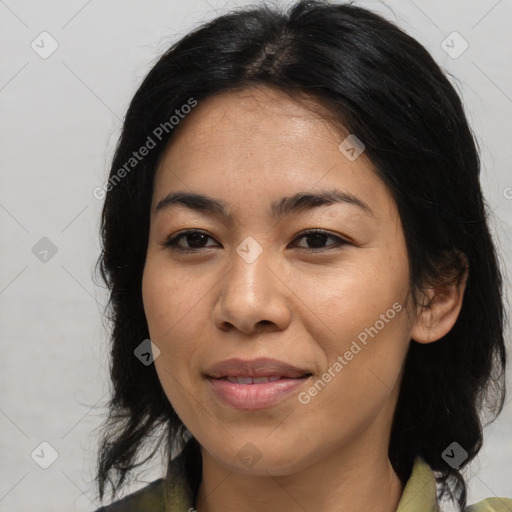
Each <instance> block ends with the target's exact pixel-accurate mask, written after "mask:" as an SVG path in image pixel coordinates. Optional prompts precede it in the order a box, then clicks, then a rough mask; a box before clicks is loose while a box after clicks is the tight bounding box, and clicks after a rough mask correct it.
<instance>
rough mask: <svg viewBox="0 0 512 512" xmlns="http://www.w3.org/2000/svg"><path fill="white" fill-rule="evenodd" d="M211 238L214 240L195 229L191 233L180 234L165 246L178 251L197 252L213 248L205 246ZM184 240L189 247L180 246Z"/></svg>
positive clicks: (169, 240)
mask: <svg viewBox="0 0 512 512" xmlns="http://www.w3.org/2000/svg"><path fill="white" fill-rule="evenodd" d="M209 238H211V239H212V240H213V238H212V237H211V236H210V235H208V234H206V233H204V232H203V231H198V230H195V229H193V230H189V231H183V232H182V233H178V234H177V235H174V236H172V237H170V238H169V239H168V240H167V241H166V242H165V243H164V245H165V246H166V247H170V248H171V249H173V250H177V251H183V252H197V250H200V249H203V248H207V247H213V246H211V245H210V246H207V245H204V244H205V243H206V241H207V240H208V239H209ZM182 240H185V241H186V242H187V243H188V244H189V246H188V247H183V246H182V245H180V242H181V241H182Z"/></svg>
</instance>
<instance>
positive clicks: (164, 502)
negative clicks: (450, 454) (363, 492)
mask: <svg viewBox="0 0 512 512" xmlns="http://www.w3.org/2000/svg"><path fill="white" fill-rule="evenodd" d="M187 444H189V443H187ZM184 452H185V450H183V451H182V452H181V453H180V455H179V456H178V457H175V458H174V459H172V460H171V461H170V462H169V466H168V470H167V475H166V478H165V479H164V478H160V479H158V480H155V481H153V482H151V483H150V484H148V485H146V486H145V487H143V488H142V489H140V490H139V491H137V492H134V493H132V494H130V495H128V496H126V497H125V498H123V499H121V500H119V501H116V502H114V503H112V504H111V505H108V506H105V507H101V508H99V509H98V510H96V512H196V511H195V509H194V498H195V493H196V491H197V485H198V483H199V480H200V470H199V468H197V467H196V468H195V469H193V468H192V469H190V468H188V469H186V468H185V456H184ZM187 471H188V472H187ZM194 472H195V474H194ZM187 474H188V475H189V476H188V477H187V476H186V475H187ZM465 511H466V512H512V499H508V498H494V497H493V498H487V499H485V500H483V501H480V502H478V503H476V504H475V505H471V506H469V507H467V508H466V509H465ZM396 512H439V505H438V500H437V495H436V481H435V476H434V473H433V472H432V469H431V468H430V466H429V465H428V464H427V463H426V462H425V461H424V460H423V459H422V458H421V457H419V456H418V457H416V459H415V461H414V465H413V468H412V472H411V476H410V477H409V479H408V481H407V483H406V485H405V487H404V491H403V493H402V497H401V498H400V502H399V503H398V508H397V510H396Z"/></svg>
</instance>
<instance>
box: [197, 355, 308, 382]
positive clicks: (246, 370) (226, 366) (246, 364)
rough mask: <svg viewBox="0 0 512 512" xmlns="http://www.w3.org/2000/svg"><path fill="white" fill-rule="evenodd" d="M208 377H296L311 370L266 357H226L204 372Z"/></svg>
mask: <svg viewBox="0 0 512 512" xmlns="http://www.w3.org/2000/svg"><path fill="white" fill-rule="evenodd" d="M205 373H206V375H207V376H208V377H212V378H214V379H220V378H223V377H274V376H279V377H286V378H289V379H296V378H298V377H302V376H303V375H306V374H310V373H311V372H310V371H309V370H308V369H306V368H299V367H297V366H294V365H292V364H290V363H286V362H284V361H280V360H278V359H270V358H268V357H260V358H258V359H240V358H232V359H226V360H225V361H221V362H219V363H216V364H214V365H213V366H211V367H210V368H208V370H207V371H206V372H205Z"/></svg>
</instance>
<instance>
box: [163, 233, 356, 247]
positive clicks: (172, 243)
mask: <svg viewBox="0 0 512 512" xmlns="http://www.w3.org/2000/svg"><path fill="white" fill-rule="evenodd" d="M196 234H201V235H205V236H206V237H207V238H213V237H212V236H211V235H208V233H205V232H204V231H199V230H197V229H191V230H188V231H183V232H182V233H179V234H177V235H174V236H171V237H170V238H168V239H167V241H166V242H164V243H163V245H164V246H165V247H168V248H169V249H170V250H172V251H178V252H182V253H197V252H199V251H202V250H203V249H209V248H211V247H212V246H207V247H199V248H193V249H188V248H185V247H180V246H179V245H178V242H179V241H180V240H181V239H182V238H185V237H187V236H188V235H196ZM312 235H313V236H314V235H324V236H326V237H327V238H334V239H336V240H337V243H336V244H333V245H334V246H337V247H342V246H345V245H352V244H351V242H349V241H348V240H344V239H343V238H340V237H339V236H336V235H333V234H332V233H329V232H328V231H324V230H322V229H310V230H307V231H304V232H302V233H299V235H297V236H296V237H295V238H294V241H295V240H297V239H300V238H304V237H307V236H312ZM329 247H332V246H328V247H327V248H322V247H320V248H318V247H317V248H314V247H313V248H308V247H301V248H300V249H301V250H302V251H308V252H310V251H312V252H325V251H330V250H332V249H330V248H329Z"/></svg>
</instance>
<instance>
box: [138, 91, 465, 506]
mask: <svg viewBox="0 0 512 512" xmlns="http://www.w3.org/2000/svg"><path fill="white" fill-rule="evenodd" d="M346 136H347V134H340V133H339V130H336V129H335V128H334V127H333V126H332V125H331V124H329V123H328V122H327V121H325V120H322V119H321V118H320V117H319V115H318V114H314V113H312V111H311V110H310V109H308V108H307V106H306V105H305V104H304V103H297V102H295V101H292V100H291V99H290V98H289V97H288V96H287V95H285V94H284V93H282V92H279V91H276V90H273V89H269V88H251V89H247V90H244V91H241V92H236V93H235V92H230V93H222V94H220V95H217V96H215V97H212V98H209V99H207V100H205V101H204V102H202V103H200V104H199V105H198V106H197V107H196V108H195V109H194V111H193V112H192V113H191V114H190V115H189V116H188V117H187V118H186V119H185V120H184V121H182V122H181V124H180V126H179V127H178V131H177V132H176V134H175V138H174V139H173V140H172V143H171V144H170V145H169V147H168V148H167V149H166V151H165V153H164V154H163V155H162V159H161V160H160V164H159V167H158V169H157V173H156V176H155V183H154V191H153V204H152V212H151V226H150V233H149V242H148V251H147V258H146V264H145V268H144V275H143V286H142V292H143V301H144V308H145V312H146V317H147V321H148V326H149V331H150V336H151V340H152V341H153V343H154V344H155V345H156V346H158V348H159V349H160V351H161V354H160V356H159V357H157V359H156V360H155V365H156V370H157V373H158V376H159V379H160V381H161V383H162V386H163V388H164V390H165V393H166V395H167V397H168V399H169V400H170V402H171V404H172V406H173V407H174V409H175V410H176V412H177V414H178V415H179V417H180V418H181V420H182V421H183V422H184V424H185V425H186V426H187V428H188V429H189V430H190V432H191V433H192V434H193V435H194V437H195V438H196V439H197V440H198V441H199V443H200V444H201V447H202V449H201V451H202V457H203V479H202V482H201V485H200V489H199V494H198V498H197V503H196V509H197V510H198V511H199V512H218V511H224V512H226V511H234V510H237V511H239V510H251V511H253V512H258V511H266V512H268V511H278V510H279V511H282V510H287V511H290V512H294V511H301V512H302V511H304V510H317V511H323V512H331V511H341V510H351V511H353V512H357V511H363V510H365V511H366V510H379V511H382V512H391V511H394V510H395V509H396V507H397V504H398V502H399V500H400V497H401V494H402V491H403V482H401V481H400V480H399V478H398V477H397V475H396V474H395V472H394V471H393V468H392V466H391V464H390V462H389V459H388V454H387V451H388V444H389V435H390V430H391V422H392V417H393V412H394V409H395V406H396V400H397V396H398V390H399V386H400V382H401V375H402V374H401V372H402V366H403V361H404V358H405V356H406V353H407V349H408V347H409V344H410V343H411V339H413V340H414V341H412V342H418V343H428V342H433V341H435V340H437V339H439V338H440V337H441V336H443V335H444V334H446V332H448V331H449V330H450V329H451V327H452V326H453V324H454V323H455V320H456V318H457V315H458V313H459V310H460V306H461V303H462V294H463V287H462V290H461V289H458V288H453V287H448V286H438V287H432V288H430V289H428V290H427V291H426V295H425V300H427V298H428V299H430V300H431V301H433V304H432V306H431V307H430V308H429V309H425V310H423V309H421V308H420V307H419V306H416V305H415V303H414V301H413V299H412V295H411V293H410V289H409V267H408V261H407V253H406V245H405V240H404V235H403V232H402V227H401V223H400V218H399V216H398V212H397V209H396V205H395V203H394V200H393V198H392V196H391V194H390V192H389V191H388V190H387V188H386V186H385V185H384V183H383V182H382V181H381V180H380V179H379V178H378V177H377V175H376V174H375V173H374V172H373V170H372V165H371V162H370V161H369V160H368V158H367V157H366V156H365V154H364V153H363V154H361V156H359V157H358V158H357V159H355V160H354V161H350V160H349V159H348V158H346V156H345V155H344V154H343V153H342V152H341V151H340V150H339V149H338V145H339V144H340V142H342V140H343V139H344V138H345V137H346ZM331 189H339V190H342V191H345V192H349V193H350V194H352V195H355V196H357V197H358V198H359V199H360V200H362V201H364V202H365V203H366V204H367V205H368V206H369V207H370V209H371V211H372V214H371V215H370V214H368V213H366V212H365V211H364V210H363V209H361V208H358V207H357V206H354V205H352V204H348V203H335V204H331V205H327V206H326V205H324V206H319V207H315V208H313V209H310V210H307V211H304V212H293V213H292V214H291V215H289V216H286V217H283V218H281V219H276V218H273V217H271V216H270V215H269V214H268V209H269V204H270V203H271V202H272V201H275V200H278V199H280V198H281V197H284V196H290V195H292V194H294V193H296V192H299V191H306V192H319V191H320V190H331ZM179 190H180V191H185V192H196V193H201V194H205V195H208V196H210V197H213V198H215V199H219V200H222V201H224V202H225V203H226V204H227V205H228V211H229V213H230V215H231V219H221V218H219V217H218V216H215V215H212V214H210V213H205V212H201V211H193V210H191V209H189V208H187V207H185V206H182V205H173V206H171V207H169V208H167V209H163V210H160V211H159V212H158V213H155V206H156V205H157V204H158V202H159V201H160V200H161V199H162V198H163V197H165V196H166V195H167V194H169V193H170V192H176V191H179ZM312 228H319V229H322V230H325V231H328V232H329V233H328V234H329V235H333V236H335V237H336V236H337V237H339V238H341V239H342V240H343V239H346V240H347V241H348V242H349V243H347V244H344V245H343V244H339V243H338V240H337V239H336V238H331V237H330V236H328V237H325V238H323V239H321V240H320V241H319V242H318V241H317V242H316V245H315V240H311V239H309V238H308V237H307V236H302V235H301V232H302V231H304V230H306V229H312ZM186 229H198V230H201V231H202V232H204V233H206V234H207V235H208V237H205V238H203V239H202V242H200V243H199V247H201V246H202V247H203V248H200V249H198V250H197V252H196V253H185V252H183V253H182V252H179V251H178V250H172V249H171V248H170V247H166V246H165V242H166V240H167V239H168V238H169V237H170V235H173V234H176V233H178V232H179V231H182V230H186ZM248 236H251V237H253V238H254V239H255V240H256V241H257V242H258V244H259V246H260V247H261V249H262V252H261V254H260V255H259V256H258V257H257V258H256V259H255V260H254V261H253V262H251V263H248V262H247V261H245V260H244V259H243V258H242V257H241V256H240V255H239V254H238V253H237V251H236V248H237V247H238V246H239V245H240V244H241V243H242V242H243V241H244V239H245V238H246V237H248ZM193 243H194V240H191V239H190V237H189V238H182V239H181V241H180V243H179V245H180V246H181V247H183V248H188V247H191V246H193V245H192V244H193ZM189 244H190V245H189ZM196 244H197V242H196ZM201 244H202V245H201ZM196 247H198V245H196ZM314 247H320V248H321V249H320V250H319V249H316V250H314V249H313V248H314ZM396 303H398V304H399V305H400V306H402V308H401V311H400V312H397V313H396V315H394V318H392V319H390V320H388V322H385V325H384V327H383V328H381V329H380V330H378V334H377V335H374V337H373V338H370V337H369V338H368V343H367V345H365V346H363V345H361V344H359V345H360V346H361V347H362V348H361V350H360V351H359V352H358V353H357V354H356V355H354V356H353V358H352V359H351V360H350V361H347V364H346V365H344V366H343V369H342V370H341V371H338V372H335V375H336V376H335V377H333V378H332V379H331V381H330V382H329V383H328V384H327V385H326V386H325V387H324V388H323V389H322V390H321V391H320V392H318V393H317V394H316V395H315V396H313V397H311V400H310V401H309V402H308V403H307V404H304V403H301V402H300V401H299V400H298V394H299V393H300V392H305V391H307V390H308V389H309V388H310V387H311V385H312V383H313V382H315V381H317V380H318V379H319V378H321V377H322V375H323V374H324V373H326V372H328V369H329V368H330V367H332V366H333V364H334V363H335V361H337V360H338V359H337V358H338V356H340V355H341V356H343V355H344V354H345V352H347V351H348V350H349V349H350V346H351V344H352V342H353V341H354V340H357V336H358V334H360V333H361V332H363V331H364V330H365V328H369V327H371V326H375V325H376V322H377V320H379V319H381V318H382V317H381V315H385V314H386V311H388V310H389V309H390V308H392V306H393V304H396ZM379 325H380V324H379ZM231 357H240V358H243V359H253V358H257V357H272V358H276V359H280V360H283V361H286V362H288V363H291V364H293V365H295V366H299V367H301V368H307V369H308V370H309V371H310V372H311V373H312V374H313V376H312V377H311V378H310V379H308V381H306V382H304V384H303V386H302V387H301V388H300V389H299V390H298V391H297V392H294V393H292V394H291V395H290V396H288V397H287V398H286V399H285V400H284V401H281V402H280V403H278V404H275V405H274V406H272V407H269V408H266V409H260V410H255V411H241V410H236V409H233V408H230V407H229V406H227V405H225V404H224V403H222V402H220V401H219V400H218V399H217V398H216V396H215V395H214V394H213V393H212V391H211V389H210V385H209V384H210V383H209V381H208V379H207V378H206V377H205V375H204V373H205V372H206V370H207V369H208V368H209V367H210V366H211V365H212V364H214V363H217V362H220V361H223V360H225V359H228V358H231ZM303 396H304V395H303ZM248 443H250V446H251V448H249V450H252V451H253V452H254V453H255V454H257V455H256V456H257V457H259V459H258V460H257V462H256V463H254V464H252V465H248V464H247V463H246V462H244V461H243V460H242V459H241V458H240V457H239V456H238V455H239V454H240V453H244V450H248V448H247V446H246V445H247V444H248ZM244 446H245V448H244ZM241 450H242V451H241Z"/></svg>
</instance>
